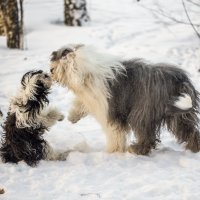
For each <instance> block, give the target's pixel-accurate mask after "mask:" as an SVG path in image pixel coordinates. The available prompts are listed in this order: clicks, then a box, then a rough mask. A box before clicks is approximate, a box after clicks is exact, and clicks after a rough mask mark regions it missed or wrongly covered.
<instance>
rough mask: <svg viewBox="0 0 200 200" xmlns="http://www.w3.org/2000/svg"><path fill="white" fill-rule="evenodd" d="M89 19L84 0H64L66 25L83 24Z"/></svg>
mask: <svg viewBox="0 0 200 200" xmlns="http://www.w3.org/2000/svg"><path fill="white" fill-rule="evenodd" d="M87 21H89V15H88V12H87V7H86V1H85V0H64V22H65V24H66V25H68V26H83V25H84V24H86V22H87Z"/></svg>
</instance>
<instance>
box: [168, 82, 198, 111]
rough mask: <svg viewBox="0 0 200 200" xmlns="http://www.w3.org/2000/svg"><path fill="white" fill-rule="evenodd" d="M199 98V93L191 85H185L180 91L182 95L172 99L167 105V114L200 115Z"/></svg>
mask: <svg viewBox="0 0 200 200" xmlns="http://www.w3.org/2000/svg"><path fill="white" fill-rule="evenodd" d="M199 96H200V94H199V92H198V91H196V90H195V88H194V87H193V85H192V84H191V83H184V84H183V86H182V88H181V89H180V95H179V96H174V97H172V99H170V102H169V103H168V105H167V114H184V113H189V112H196V113H199V103H200V100H199Z"/></svg>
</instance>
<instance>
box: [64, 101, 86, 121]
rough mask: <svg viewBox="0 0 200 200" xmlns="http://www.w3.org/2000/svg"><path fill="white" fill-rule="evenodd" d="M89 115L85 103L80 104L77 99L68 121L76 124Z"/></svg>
mask: <svg viewBox="0 0 200 200" xmlns="http://www.w3.org/2000/svg"><path fill="white" fill-rule="evenodd" d="M87 114H88V112H87V110H86V108H85V106H84V105H83V103H82V102H80V101H79V100H78V99H75V100H74V102H73V107H72V109H71V110H70V111H69V115H68V120H69V121H70V122H72V123H73V124H74V123H76V122H78V121H79V120H80V119H81V118H83V117H85V116H87Z"/></svg>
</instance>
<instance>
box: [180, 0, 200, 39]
mask: <svg viewBox="0 0 200 200" xmlns="http://www.w3.org/2000/svg"><path fill="white" fill-rule="evenodd" d="M182 4H183V8H184V10H185V14H186V16H187V19H188V21H189V22H190V25H191V26H192V28H193V30H194V31H195V33H196V35H197V37H198V38H199V39H200V33H199V32H198V31H197V29H196V28H195V26H194V24H193V23H192V21H191V19H190V16H189V14H188V11H187V9H186V6H185V2H184V0H182Z"/></svg>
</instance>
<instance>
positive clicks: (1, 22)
mask: <svg viewBox="0 0 200 200" xmlns="http://www.w3.org/2000/svg"><path fill="white" fill-rule="evenodd" d="M0 35H3V36H5V35H6V28H5V24H4V20H3V13H2V12H1V10H0Z"/></svg>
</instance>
